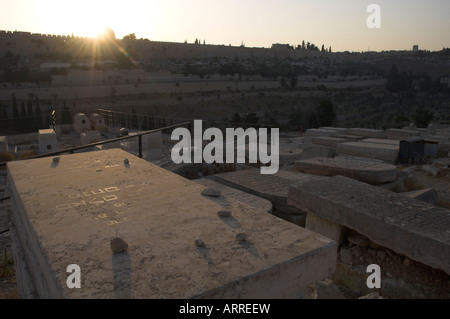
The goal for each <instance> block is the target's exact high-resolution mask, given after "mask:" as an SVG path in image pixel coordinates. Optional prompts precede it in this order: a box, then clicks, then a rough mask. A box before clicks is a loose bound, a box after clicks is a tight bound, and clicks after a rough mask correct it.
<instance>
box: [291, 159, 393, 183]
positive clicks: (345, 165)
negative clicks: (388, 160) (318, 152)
mask: <svg viewBox="0 0 450 319" xmlns="http://www.w3.org/2000/svg"><path fill="white" fill-rule="evenodd" d="M294 168H295V169H297V170H299V171H301V172H304V173H307V174H315V175H323V176H336V175H342V176H347V177H350V178H354V179H356V180H359V181H362V182H366V183H369V184H373V185H377V184H383V183H388V182H392V181H395V180H396V179H397V167H396V166H395V165H391V164H385V163H379V162H377V161H374V160H372V159H366V158H357V157H351V156H348V157H347V156H337V157H334V158H325V157H318V158H313V159H306V160H301V161H297V162H295V164H294Z"/></svg>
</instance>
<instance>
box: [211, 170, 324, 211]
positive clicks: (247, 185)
mask: <svg viewBox="0 0 450 319" xmlns="http://www.w3.org/2000/svg"><path fill="white" fill-rule="evenodd" d="M320 178H325V177H322V176H315V175H308V174H303V173H298V172H291V171H282V170H280V171H278V172H277V173H276V174H273V175H263V174H261V173H260V171H259V169H254V168H251V169H246V170H240V171H236V172H231V173H223V174H216V175H214V176H213V179H214V180H215V181H216V182H218V183H221V184H224V185H227V186H230V187H233V188H236V189H239V190H241V191H244V192H247V193H250V194H253V195H256V196H258V197H261V198H265V199H267V200H269V201H270V202H271V203H272V204H273V206H274V208H275V209H278V210H281V211H284V212H288V213H294V214H304V212H303V211H301V210H299V209H297V208H295V207H292V206H289V205H287V196H288V192H289V185H290V184H291V183H293V182H299V181H305V182H307V181H312V180H315V179H320Z"/></svg>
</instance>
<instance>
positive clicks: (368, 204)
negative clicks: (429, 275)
mask: <svg viewBox="0 0 450 319" xmlns="http://www.w3.org/2000/svg"><path fill="white" fill-rule="evenodd" d="M288 203H289V204H291V205H295V206H298V207H303V208H304V209H307V210H309V211H311V212H312V213H314V214H316V215H318V216H320V217H321V218H324V219H326V220H328V221H331V222H333V223H336V224H338V225H343V226H345V227H348V228H350V229H353V230H355V231H357V232H359V233H360V234H362V235H364V236H367V237H368V238H369V239H370V240H372V241H374V242H375V243H377V244H379V245H381V246H384V247H387V248H389V249H392V250H393V251H395V252H397V253H399V254H403V255H406V256H408V257H409V258H411V259H414V260H417V261H419V262H422V263H424V264H426V265H429V266H431V267H434V268H437V269H441V270H443V271H445V272H446V273H447V274H450V211H449V210H447V209H444V208H441V207H437V206H434V205H431V204H429V203H426V202H422V201H419V200H416V199H411V198H408V197H406V196H404V195H402V194H397V193H393V192H390V191H388V190H385V189H382V188H379V187H376V186H372V185H368V184H366V183H362V182H359V181H356V180H353V179H350V178H347V177H343V176H335V177H330V178H329V179H328V180H327V181H320V180H317V181H311V182H309V183H308V184H298V185H297V184H293V185H292V186H291V187H290V190H289V200H288Z"/></svg>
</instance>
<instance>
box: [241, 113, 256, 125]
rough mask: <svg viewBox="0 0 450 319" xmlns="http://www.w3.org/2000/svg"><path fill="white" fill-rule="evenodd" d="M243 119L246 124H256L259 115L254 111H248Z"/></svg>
mask: <svg viewBox="0 0 450 319" xmlns="http://www.w3.org/2000/svg"><path fill="white" fill-rule="evenodd" d="M243 121H244V123H248V124H258V122H259V117H258V116H257V115H256V113H248V114H247V115H246V116H244V118H243Z"/></svg>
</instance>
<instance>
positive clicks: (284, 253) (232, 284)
mask: <svg viewBox="0 0 450 319" xmlns="http://www.w3.org/2000/svg"><path fill="white" fill-rule="evenodd" d="M8 180H9V182H10V185H9V187H10V190H11V194H12V204H13V225H12V229H13V230H14V231H13V232H12V243H13V247H14V251H15V262H16V268H17V269H19V270H20V271H19V272H18V278H17V281H18V286H19V292H20V295H21V296H22V297H28V298H31V297H35V298H36V297H37V298H287V297H291V296H297V293H298V292H299V291H301V290H302V289H303V287H306V285H308V284H309V283H311V282H314V281H317V280H321V279H323V278H325V277H327V276H329V275H330V274H332V273H333V272H334V270H335V263H336V253H335V250H336V247H335V246H336V244H335V243H334V242H333V241H331V240H329V239H328V238H325V237H322V236H321V235H318V234H316V233H314V232H311V231H308V230H305V229H302V228H301V227H298V226H296V225H293V224H291V223H288V222H286V221H284V220H282V219H280V218H277V217H274V216H272V215H270V214H268V213H265V212H263V211H261V210H258V209H255V208H253V207H251V206H249V205H246V204H244V203H241V202H238V201H235V200H234V199H233V198H231V197H227V196H226V195H222V196H223V204H218V203H217V202H215V201H214V200H212V199H211V198H210V197H209V196H205V195H202V191H203V190H204V189H205V188H206V187H205V186H202V185H200V184H198V183H195V182H193V181H189V180H187V179H184V178H182V177H180V176H178V175H176V174H173V173H171V172H168V171H166V170H164V169H162V168H160V167H158V166H156V165H153V164H151V163H149V162H146V161H144V160H142V159H139V158H137V157H135V156H133V155H131V154H129V153H127V152H124V151H122V150H118V149H112V150H106V151H97V152H87V153H80V154H74V155H64V156H60V158H59V160H57V159H53V158H40V159H34V160H24V161H18V162H11V163H9V164H8ZM215 199H216V198H215ZM225 212H226V214H225ZM117 237H118V238H120V239H121V240H115V241H114V242H113V243H112V240H113V239H114V238H117ZM117 243H119V244H120V245H117ZM113 244H114V245H113ZM113 246H114V247H113ZM119 246H120V247H119ZM112 249H114V250H115V251H117V252H116V253H113V252H112ZM119 251H121V252H120V253H118V252H119ZM72 264H76V265H78V266H79V268H80V278H81V288H72V289H70V288H69V287H68V285H67V279H68V277H69V275H71V274H70V273H68V272H67V268H68V266H69V265H72Z"/></svg>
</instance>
